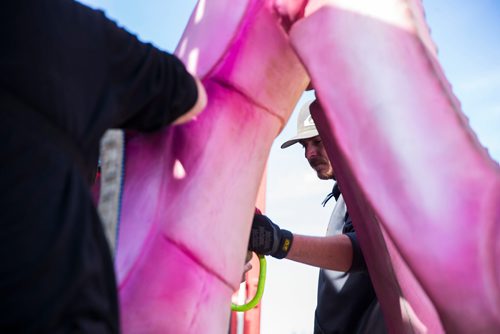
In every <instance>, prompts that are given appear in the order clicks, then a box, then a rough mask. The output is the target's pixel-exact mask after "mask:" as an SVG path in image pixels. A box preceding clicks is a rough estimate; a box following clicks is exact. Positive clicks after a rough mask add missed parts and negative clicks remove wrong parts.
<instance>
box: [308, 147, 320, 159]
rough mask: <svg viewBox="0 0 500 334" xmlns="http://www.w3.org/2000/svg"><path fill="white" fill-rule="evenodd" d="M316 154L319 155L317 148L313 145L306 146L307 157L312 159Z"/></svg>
mask: <svg viewBox="0 0 500 334" xmlns="http://www.w3.org/2000/svg"><path fill="white" fill-rule="evenodd" d="M315 155H317V150H316V149H315V148H314V147H313V146H312V145H308V146H306V159H310V158H311V157H314V156H315Z"/></svg>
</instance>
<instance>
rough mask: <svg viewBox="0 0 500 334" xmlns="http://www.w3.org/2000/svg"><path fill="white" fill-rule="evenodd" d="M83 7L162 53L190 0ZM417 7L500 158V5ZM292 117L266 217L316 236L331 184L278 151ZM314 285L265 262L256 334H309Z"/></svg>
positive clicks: (431, 0)
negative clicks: (102, 14)
mask: <svg viewBox="0 0 500 334" xmlns="http://www.w3.org/2000/svg"><path fill="white" fill-rule="evenodd" d="M207 1H210V0H207ZM82 2H83V3H87V4H89V5H91V6H93V7H97V8H101V9H104V10H105V12H106V13H107V15H108V16H109V17H111V18H113V19H115V20H116V21H117V22H118V23H119V24H120V25H122V26H125V27H126V28H127V29H128V30H129V31H131V32H133V33H135V34H137V35H138V36H139V37H140V38H141V39H142V40H144V41H149V42H152V43H153V44H155V45H156V46H158V47H160V48H162V49H164V50H166V51H173V50H174V49H175V47H176V45H177V42H178V40H179V38H180V36H181V34H182V32H183V30H184V26H185V25H186V22H187V20H188V18H189V15H190V13H191V11H192V9H193V7H194V5H195V3H196V2H195V1H193V0H168V1H165V0H163V1H161V0H143V1H131V0H85V1H82ZM423 3H424V7H425V10H426V17H427V21H428V23H429V26H430V28H431V35H432V38H433V40H434V41H435V43H436V44H437V46H438V56H439V59H440V62H441V64H442V66H443V68H444V70H445V73H446V75H447V77H448V80H449V81H450V82H451V84H452V86H453V91H454V93H455V94H456V95H457V97H458V98H459V100H460V101H461V104H462V109H463V111H464V113H465V115H466V116H467V117H468V118H469V121H470V124H471V127H472V128H473V130H474V131H475V132H476V134H477V136H478V138H479V140H480V141H481V143H482V144H483V145H484V146H485V147H487V148H488V151H489V152H490V155H491V156H492V157H493V158H494V159H495V160H496V161H500V42H499V41H500V36H499V35H500V1H498V0H475V1H470V0H455V1H450V0H425V1H423ZM229 12H230V11H228V13H229ZM212 38H215V36H214V37H212ZM310 96H311V95H310V94H309V97H310ZM299 105H300V102H299ZM295 120H296V112H294V114H293V115H292V117H291V119H290V121H289V123H288V125H287V126H286V127H285V129H284V130H283V131H282V133H281V134H280V135H279V136H278V138H277V139H276V141H275V143H274V144H273V147H272V150H271V155H270V159H269V165H268V189H267V190H268V192H267V214H268V215H269V216H270V217H271V218H272V219H273V220H274V221H275V222H277V223H278V224H279V225H281V226H282V227H285V228H287V229H290V230H291V231H293V232H296V233H303V234H313V235H322V234H324V233H325V230H326V225H327V222H328V218H329V215H330V212H331V209H332V208H331V207H328V206H327V207H326V208H323V207H321V205H320V203H321V201H322V199H323V197H324V196H325V195H326V193H328V192H329V191H330V189H331V187H332V184H331V182H329V181H319V180H318V179H317V178H316V176H315V174H314V173H313V172H312V170H311V169H310V167H309V166H308V165H307V163H306V161H305V160H304V158H303V151H302V150H301V149H300V148H299V147H291V148H290V149H287V150H281V149H279V145H280V144H281V143H282V142H283V141H284V140H286V139H287V138H288V137H291V136H292V135H293V133H294V131H295ZM291 207H293V208H294V210H293V211H291V210H290V208H291ZM316 282H317V269H315V268H311V267H307V266H304V265H301V264H296V263H292V262H289V261H278V260H274V259H269V263H268V283H267V284H266V292H265V294H264V299H263V304H262V310H263V311H262V323H261V333H262V334H292V333H294V334H305V333H311V332H312V326H313V322H312V321H313V313H314V305H315V298H316Z"/></svg>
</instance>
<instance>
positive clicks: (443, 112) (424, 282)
mask: <svg viewBox="0 0 500 334" xmlns="http://www.w3.org/2000/svg"><path fill="white" fill-rule="evenodd" d="M421 9H422V8H421V5H420V2H418V1H412V0H406V1H405V0H379V1H373V0H364V1H340V0H339V1H333V0H332V1H312V2H310V3H309V5H308V7H306V10H305V15H306V18H305V19H303V20H300V21H299V22H297V23H296V24H295V25H293V26H292V29H291V32H290V39H291V43H292V44H293V45H294V48H295V49H296V50H297V52H298V54H299V57H300V58H301V59H302V61H303V63H304V64H305V66H306V68H307V70H308V72H309V75H310V76H311V78H312V83H313V85H314V87H315V88H316V94H317V96H318V97H319V100H320V101H321V104H322V106H323V107H324V113H317V112H316V113H313V116H314V117H315V119H316V123H317V124H318V127H319V130H320V133H321V135H322V137H323V139H324V141H325V145H326V146H327V149H328V151H329V154H330V157H331V160H332V162H333V164H334V166H335V168H336V171H337V174H338V179H339V182H340V185H341V187H342V189H343V193H344V195H345V197H346V202H347V203H349V204H350V207H349V210H350V213H351V216H352V217H353V222H354V225H355V227H356V230H357V232H358V236H359V239H360V241H361V244H362V248H363V251H364V254H365V257H366V261H367V264H368V267H369V269H370V272H371V276H372V279H373V282H374V285H375V288H376V291H377V294H378V296H379V299H380V302H381V306H382V308H383V311H384V315H385V317H386V320H387V323H388V326H389V327H390V330H391V332H393V333H405V332H420V333H423V332H429V333H441V332H447V333H494V332H497V331H498V328H500V265H499V261H498V255H499V254H500V243H499V242H498V240H500V227H499V225H500V206H499V205H498V203H500V169H499V166H498V164H496V163H495V162H494V161H493V160H492V159H491V158H490V157H489V156H488V155H487V153H486V151H485V149H484V148H483V147H482V146H481V145H480V143H479V142H478V140H477V138H476V136H475V134H474V133H473V132H472V130H471V129H470V128H469V125H468V123H467V120H466V119H465V117H464V116H463V114H462V113H461V111H460V106H459V103H458V101H457V100H456V98H455V97H454V96H453V94H452V93H451V89H450V86H449V84H448V82H447V81H446V78H445V76H444V75H443V72H442V70H441V68H440V66H439V63H438V60H437V58H436V55H435V50H434V46H433V44H432V42H431V40H430V38H429V36H428V31H427V28H426V24H425V21H424V19H423V13H422V11H421ZM318 31H321V36H322V38H321V39H318V38H317V36H318Z"/></svg>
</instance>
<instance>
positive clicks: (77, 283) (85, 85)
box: [0, 0, 197, 333]
mask: <svg viewBox="0 0 500 334" xmlns="http://www.w3.org/2000/svg"><path fill="white" fill-rule="evenodd" d="M0 37H1V38H0V45H1V52H0V119H1V121H0V157H1V163H0V189H1V190H2V191H1V192H0V259H1V266H0V268H1V269H0V332H1V333H17V332H22V333H30V332H34V333H73V332H84V333H116V332H118V331H119V325H118V322H119V321H118V306H117V295H116V286H115V276H114V272H113V264H112V260H111V257H110V254H109V250H108V246H107V243H106V240H105V237H104V234H103V231H102V227H101V224H100V221H99V218H98V216H97V212H96V209H95V207H94V205H93V202H92V199H91V194H90V189H89V186H90V180H91V179H92V176H93V175H94V173H95V169H96V166H97V157H98V149H99V140H100V137H101V136H102V135H103V133H104V131H105V130H107V129H108V128H126V129H134V130H138V131H153V130H156V129H159V128H160V127H162V126H164V125H166V124H169V123H171V122H172V121H173V120H174V119H176V118H177V117H178V116H180V115H182V114H183V113H185V112H186V111H187V110H189V109H190V108H191V107H192V106H193V105H194V103H195V101H196V99H197V90H196V84H195V81H194V79H193V78H192V77H191V76H190V75H189V74H188V73H187V72H186V70H185V68H184V66H183V65H182V63H181V62H180V61H179V60H178V59H177V58H175V57H173V56H171V55H169V54H167V53H164V52H161V51H160V50H158V49H156V48H154V47H153V46H152V45H150V44H144V43H141V42H140V41H138V40H137V38H136V37H135V36H133V35H131V34H129V33H128V32H126V31H125V30H123V29H121V28H119V27H118V26H117V25H116V24H115V23H113V22H112V21H110V20H108V19H106V17H105V16H104V14H103V13H102V12H100V11H95V10H92V9H89V8H87V7H85V6H83V5H81V4H79V3H77V2H73V1H69V0H32V1H25V0H16V1H6V2H2V4H1V5H0Z"/></svg>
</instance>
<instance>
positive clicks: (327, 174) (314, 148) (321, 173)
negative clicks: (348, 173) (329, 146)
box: [300, 136, 335, 180]
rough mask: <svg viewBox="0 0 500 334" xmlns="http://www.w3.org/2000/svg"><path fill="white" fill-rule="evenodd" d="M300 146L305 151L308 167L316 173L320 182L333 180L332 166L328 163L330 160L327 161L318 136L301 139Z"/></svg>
mask: <svg viewBox="0 0 500 334" xmlns="http://www.w3.org/2000/svg"><path fill="white" fill-rule="evenodd" d="M300 144H301V145H302V147H303V148H304V150H305V157H306V159H307V161H308V162H309V165H311V167H312V168H313V169H314V170H315V171H316V173H317V174H318V177H319V178H320V179H322V180H328V179H334V180H335V174H334V173H333V168H332V164H331V163H330V159H328V155H327V154H326V151H325V148H324V147H323V142H322V141H321V138H320V136H316V137H312V138H308V139H302V140H301V141H300Z"/></svg>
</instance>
